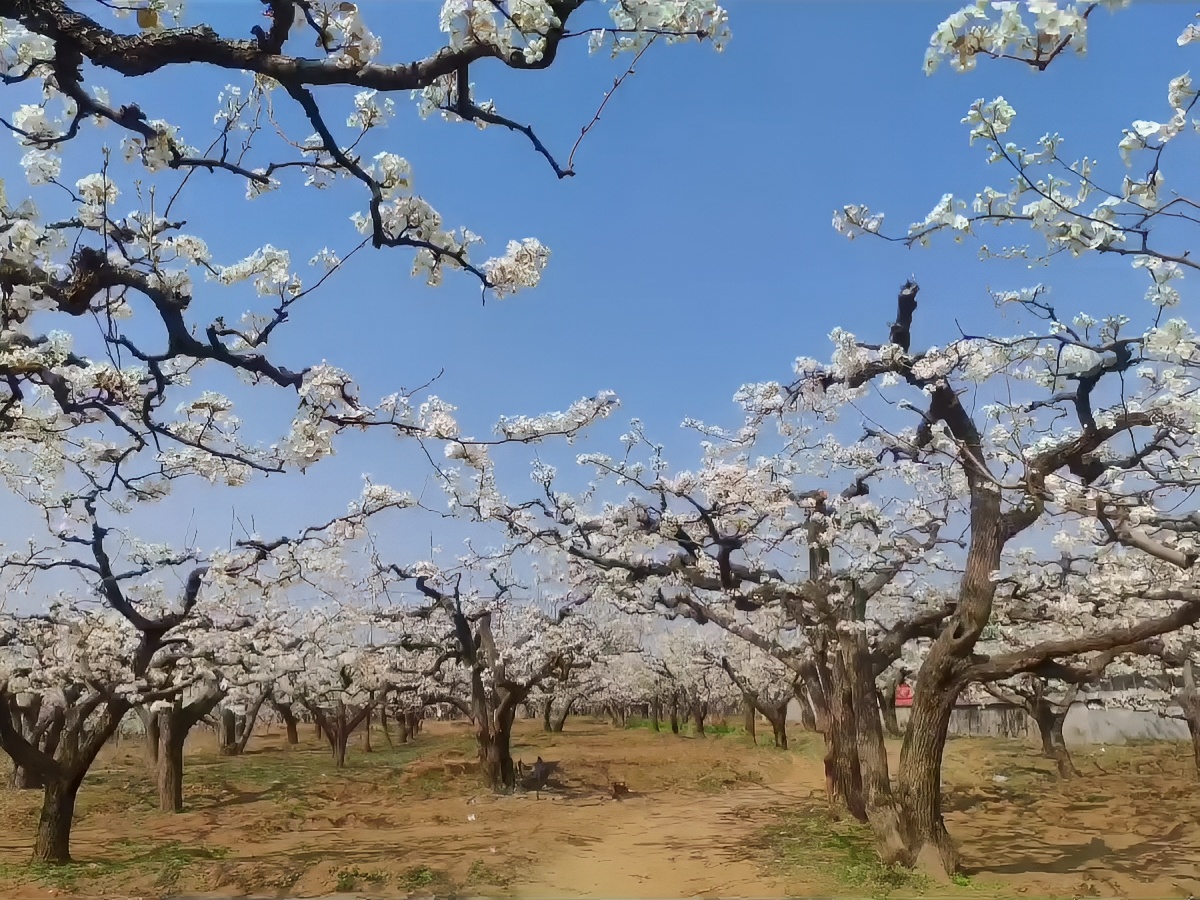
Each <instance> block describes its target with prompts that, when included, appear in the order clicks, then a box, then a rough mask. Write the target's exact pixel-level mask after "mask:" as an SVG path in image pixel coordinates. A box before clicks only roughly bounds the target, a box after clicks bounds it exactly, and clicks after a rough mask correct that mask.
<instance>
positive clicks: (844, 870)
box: [762, 808, 929, 898]
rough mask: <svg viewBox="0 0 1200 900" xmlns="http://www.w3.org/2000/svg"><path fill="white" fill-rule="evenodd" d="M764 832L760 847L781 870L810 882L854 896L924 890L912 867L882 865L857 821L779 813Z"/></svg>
mask: <svg viewBox="0 0 1200 900" xmlns="http://www.w3.org/2000/svg"><path fill="white" fill-rule="evenodd" d="M778 816H779V818H778V820H777V821H776V822H775V823H774V824H772V825H771V826H770V827H768V828H766V829H764V831H763V832H762V838H763V843H764V844H765V846H766V847H767V848H768V849H769V850H770V851H771V852H772V854H773V855H774V856H775V857H776V859H778V860H779V861H780V862H782V863H783V864H784V866H785V867H787V868H789V869H792V870H794V871H796V872H802V873H804V874H805V875H806V876H807V877H806V880H811V881H817V882H820V881H825V880H829V881H832V882H833V883H834V884H833V885H831V886H833V887H837V888H840V889H842V890H847V889H848V890H850V891H852V892H853V893H854V894H855V895H856V896H869V897H873V898H881V897H887V896H889V895H890V894H892V893H894V892H896V891H906V892H913V891H917V892H919V891H922V890H924V889H925V888H926V887H927V886H928V883H929V881H928V879H927V878H926V877H925V876H922V875H920V874H917V873H915V872H913V871H911V870H910V869H905V868H901V867H898V866H885V865H883V864H882V863H881V862H880V861H879V856H878V854H877V853H876V852H875V843H874V840H873V838H872V836H871V832H870V829H868V828H867V827H866V826H864V825H860V824H859V823H857V822H834V821H832V820H831V819H830V818H829V817H828V815H827V814H826V813H825V812H824V811H823V810H818V809H815V808H814V809H810V810H800V811H796V810H793V811H787V812H779V813H778Z"/></svg>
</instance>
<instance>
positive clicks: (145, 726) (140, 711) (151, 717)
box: [136, 706, 159, 766]
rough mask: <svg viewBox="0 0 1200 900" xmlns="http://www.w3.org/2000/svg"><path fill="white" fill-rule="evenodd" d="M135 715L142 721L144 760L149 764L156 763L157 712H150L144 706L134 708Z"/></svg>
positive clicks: (153, 764)
mask: <svg viewBox="0 0 1200 900" xmlns="http://www.w3.org/2000/svg"><path fill="white" fill-rule="evenodd" d="M136 712H137V717H138V719H139V720H140V721H141V723H142V735H143V736H144V737H145V739H146V761H147V762H148V763H150V765H151V766H157V765H158V740H159V738H158V714H157V713H152V712H150V710H149V709H147V708H146V707H144V706H139V707H137V708H136Z"/></svg>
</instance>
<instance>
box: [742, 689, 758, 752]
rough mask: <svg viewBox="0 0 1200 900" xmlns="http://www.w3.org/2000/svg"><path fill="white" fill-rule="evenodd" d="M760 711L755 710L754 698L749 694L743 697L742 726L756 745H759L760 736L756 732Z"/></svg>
mask: <svg viewBox="0 0 1200 900" xmlns="http://www.w3.org/2000/svg"><path fill="white" fill-rule="evenodd" d="M757 713H758V710H756V709H755V708H754V698H753V697H751V696H750V695H749V694H743V695H742V726H743V727H744V728H745V729H746V734H747V735H748V736H749V737H750V740H751V741H753V742H754V743H755V744H757V743H758V735H757V733H756V730H755V725H756V718H755V717H756V715H757Z"/></svg>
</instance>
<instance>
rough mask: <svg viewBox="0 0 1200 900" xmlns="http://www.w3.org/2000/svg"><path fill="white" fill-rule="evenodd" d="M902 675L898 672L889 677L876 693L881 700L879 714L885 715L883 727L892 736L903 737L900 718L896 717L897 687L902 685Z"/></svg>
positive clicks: (879, 700)
mask: <svg viewBox="0 0 1200 900" xmlns="http://www.w3.org/2000/svg"><path fill="white" fill-rule="evenodd" d="M901 678H903V676H902V675H900V674H896V675H893V676H892V677H891V678H889V679H888V680H887V681H886V682H884V685H883V687H882V688H881V689H879V690H877V691H876V692H875V693H876V695H877V697H878V702H879V714H880V716H882V717H883V727H884V730H885V731H887V733H888V735H890V736H891V737H903V736H904V732H903V731H902V730H901V728H900V720H899V719H898V718H897V717H896V689H897V688H898V687H900V680H901Z"/></svg>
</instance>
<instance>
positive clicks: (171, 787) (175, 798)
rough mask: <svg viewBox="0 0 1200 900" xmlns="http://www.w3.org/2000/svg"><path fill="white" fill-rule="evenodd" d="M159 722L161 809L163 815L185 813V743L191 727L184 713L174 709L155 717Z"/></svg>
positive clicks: (158, 772)
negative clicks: (166, 813)
mask: <svg viewBox="0 0 1200 900" xmlns="http://www.w3.org/2000/svg"><path fill="white" fill-rule="evenodd" d="M155 719H156V720H157V722H158V764H157V765H156V766H155V775H156V777H155V781H156V784H157V786H158V808H159V810H160V811H162V812H182V811H183V742H184V740H185V739H186V738H187V733H188V726H187V723H186V722H185V721H184V713H183V710H182V709H178V708H176V709H171V710H167V711H164V712H161V713H158V714H157V715H156V716H155Z"/></svg>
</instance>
